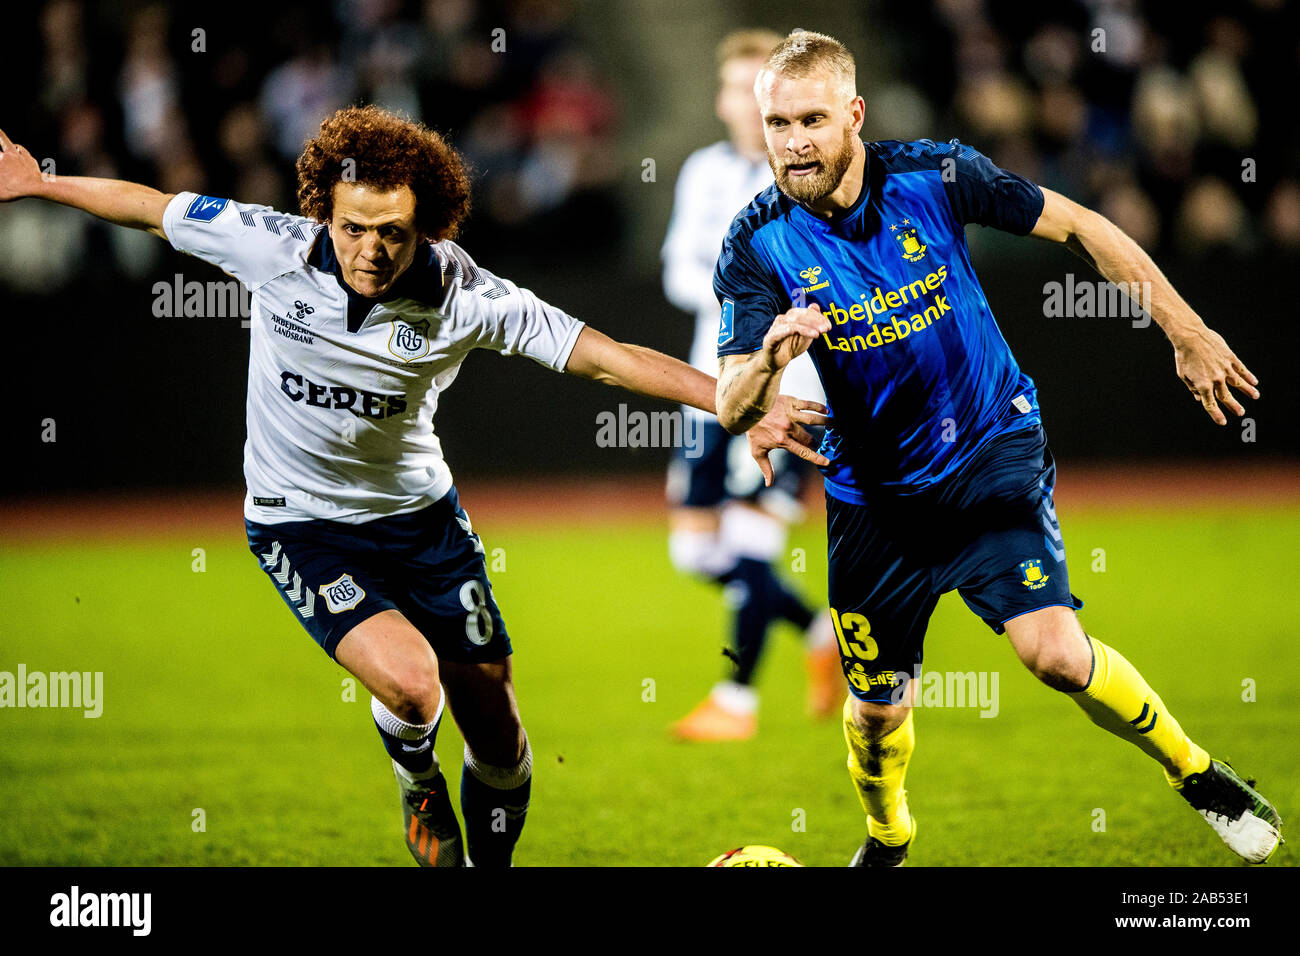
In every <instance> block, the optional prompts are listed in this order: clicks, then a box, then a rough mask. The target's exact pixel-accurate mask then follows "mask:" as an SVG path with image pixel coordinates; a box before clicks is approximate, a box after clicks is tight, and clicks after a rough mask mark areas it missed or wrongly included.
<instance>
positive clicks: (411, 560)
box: [244, 488, 510, 663]
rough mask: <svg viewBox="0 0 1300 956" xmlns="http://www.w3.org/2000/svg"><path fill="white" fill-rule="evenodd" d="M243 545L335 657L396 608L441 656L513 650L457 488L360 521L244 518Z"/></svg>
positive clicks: (473, 658)
mask: <svg viewBox="0 0 1300 956" xmlns="http://www.w3.org/2000/svg"><path fill="white" fill-rule="evenodd" d="M244 525H245V527H246V528H247V529H248V547H249V550H250V551H252V552H253V554H254V555H255V556H256V557H257V558H258V560H259V561H260V562H261V566H262V570H263V571H265V572H266V573H267V576H268V577H270V579H271V581H272V583H273V584H274V585H275V588H276V590H277V591H278V592H279V593H280V597H281V598H283V599H284V603H285V604H287V605H289V608H290V609H291V610H292V611H293V612H294V614H295V615H296V616H297V618H298V621H299V622H300V623H301V624H302V626H303V627H305V628H306V629H307V632H308V633H309V634H311V636H312V638H313V639H314V640H315V641H316V643H317V644H319V645H320V646H321V647H322V648H324V650H325V653H327V654H329V656H330V657H334V652H335V649H336V648H337V647H338V643H339V641H340V640H341V639H342V638H343V635H345V634H347V632H348V631H350V630H352V628H354V627H356V626H357V625H358V624H360V623H361V622H362V621H364V620H366V619H367V618H369V617H371V616H373V615H375V614H378V613H379V612H380V611H387V610H390V609H396V610H398V611H401V612H402V614H404V615H405V616H406V618H407V620H409V621H410V622H411V624H413V625H414V626H415V628H416V629H417V630H418V631H419V632H420V633H421V634H423V635H424V638H425V640H427V641H428V642H429V644H430V646H432V647H433V651H434V653H435V654H437V655H438V657H439V658H440V659H443V660H450V661H463V662H466V663H477V662H482V661H492V660H499V659H501V658H503V657H506V656H507V655H509V654H510V638H509V637H508V636H507V635H506V628H505V624H504V622H503V621H502V620H501V611H500V610H499V609H498V608H497V603H496V600H495V598H493V596H492V585H491V583H490V582H489V581H488V576H487V563H486V561H485V560H484V553H483V544H482V542H480V541H479V537H478V535H476V534H475V533H474V532H473V531H472V530H471V528H470V523H469V516H468V515H467V514H465V511H464V509H463V508H461V506H460V501H459V499H458V497H457V495H456V489H455V488H452V489H451V490H450V491H448V492H447V494H445V495H444V496H443V497H442V498H440V499H439V500H438V501H436V502H434V503H433V504H431V505H429V507H427V508H422V509H420V510H419V511H412V512H408V513H406V514H400V515H392V516H390V517H387V518H378V519H376V520H374V521H367V522H364V523H362V524H347V523H345V522H341V521H323V520H321V521H291V522H286V523H284V524H258V523H257V522H254V521H245V522H244Z"/></svg>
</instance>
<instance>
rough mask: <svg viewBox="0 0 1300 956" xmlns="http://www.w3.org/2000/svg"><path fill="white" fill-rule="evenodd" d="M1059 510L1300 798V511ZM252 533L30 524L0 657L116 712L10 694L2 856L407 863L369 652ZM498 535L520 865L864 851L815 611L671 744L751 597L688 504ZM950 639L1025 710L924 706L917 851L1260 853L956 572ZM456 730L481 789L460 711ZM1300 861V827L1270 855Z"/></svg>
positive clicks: (1171, 674) (1131, 859)
mask: <svg viewBox="0 0 1300 956" xmlns="http://www.w3.org/2000/svg"><path fill="white" fill-rule="evenodd" d="M466 499H467V504H468V507H469V509H470V511H471V513H473V507H474V502H473V497H472V494H468V495H467V496H466ZM1062 519H1063V521H1064V531H1065V535H1066V542H1067V545H1068V547H1069V548H1070V563H1071V571H1072V578H1071V583H1072V586H1073V589H1074V590H1075V592H1076V593H1078V594H1079V595H1080V596H1081V597H1083V598H1084V599H1085V601H1087V607H1086V608H1085V609H1084V612H1083V620H1084V624H1085V626H1086V627H1087V628H1088V629H1089V630H1090V631H1091V632H1092V633H1094V634H1096V635H1097V636H1098V637H1099V638H1100V639H1102V640H1104V641H1106V642H1107V643H1110V644H1111V645H1112V646H1114V647H1117V648H1119V649H1120V650H1122V651H1123V652H1124V654H1125V655H1127V656H1128V657H1129V659H1130V660H1132V661H1133V662H1134V664H1135V665H1136V666H1137V667H1138V668H1139V670H1141V671H1142V672H1143V674H1144V675H1145V676H1146V677H1147V679H1148V681H1149V682H1150V683H1151V684H1152V686H1153V687H1154V688H1155V689H1156V690H1157V692H1158V693H1160V694H1161V696H1162V697H1163V698H1164V700H1165V702H1166V704H1167V705H1168V706H1169V707H1170V708H1171V709H1172V710H1173V712H1174V713H1175V715H1176V716H1177V717H1178V718H1179V719H1180V720H1181V722H1182V724H1183V727H1184V729H1186V730H1187V731H1188V732H1189V733H1190V734H1191V735H1192V736H1193V737H1194V738H1195V739H1197V740H1198V741H1200V742H1201V743H1202V744H1203V745H1204V746H1206V747H1207V749H1209V750H1210V752H1211V753H1212V754H1214V755H1216V756H1221V757H1227V758H1229V759H1230V760H1232V761H1233V762H1234V763H1235V764H1236V766H1237V767H1238V769H1239V770H1241V771H1243V772H1244V773H1246V774H1251V775H1257V776H1258V777H1259V779H1260V782H1261V788H1262V789H1263V790H1264V792H1265V793H1266V794H1267V795H1268V796H1269V797H1270V798H1271V799H1272V800H1273V801H1274V802H1275V803H1276V804H1277V806H1278V808H1279V810H1280V811H1281V812H1282V815H1283V817H1284V818H1286V817H1288V816H1294V815H1295V813H1296V811H1297V809H1298V808H1300V784H1298V783H1297V779H1296V776H1295V766H1296V763H1297V761H1296V757H1297V750H1300V744H1297V742H1296V741H1297V738H1296V736H1295V727H1296V726H1297V721H1298V718H1300V653H1298V652H1297V649H1296V646H1295V643H1294V636H1295V634H1296V621H1297V618H1298V616H1300V615H1297V611H1298V610H1300V599H1298V598H1297V588H1296V582H1295V575H1294V567H1295V557H1294V544H1295V542H1296V541H1298V540H1300V512H1298V511H1296V510H1284V509H1278V508H1259V509H1254V510H1252V509H1251V508H1249V507H1241V508H1233V509H1227V508H1224V509H1208V510H1196V511H1191V512H1185V513H1174V512H1147V511H1124V512H1103V511H1087V512H1084V511H1080V512H1079V513H1077V514H1073V515H1072V514H1070V513H1069V512H1068V509H1065V510H1063V512H1062ZM240 530H241V529H237V528H233V527H232V528H231V529H230V531H229V533H228V534H226V535H224V536H214V537H213V539H212V540H190V539H189V538H183V537H177V538H174V539H158V540H149V541H135V542H108V541H101V542H89V543H86V544H82V545H76V546H74V545H46V546H42V545H37V544H21V545H20V544H14V543H10V544H8V545H6V546H5V548H4V549H3V552H2V553H0V578H2V579H3V580H4V581H5V587H4V589H3V597H2V598H0V670H3V671H10V672H13V671H15V670H16V668H17V665H18V664H19V663H22V664H25V665H26V667H27V669H28V671H29V672H30V671H37V670H40V671H46V672H49V671H61V670H78V671H102V672H103V674H104V709H103V715H102V716H101V717H99V718H98V719H87V718H85V717H83V716H82V714H81V712H80V711H72V710H54V709H44V710H38V709H7V708H6V709H4V710H0V806H3V807H4V812H3V813H2V814H0V863H2V864H7V865H13V864H37V865H44V864H72V865H104V864H122V865H200V866H201V865H209V864H211V865H260V864H277V865H284V864H290V865H292V864H345V865H410V864H411V862H412V861H411V859H410V857H409V856H408V854H407V852H406V849H405V847H404V845H403V843H402V834H401V832H400V831H401V823H400V815H399V810H398V802H397V800H398V798H397V788H396V785H395V784H394V782H393V779H392V776H391V771H390V769H389V763H388V758H387V756H386V755H385V754H384V752H383V750H382V749H381V747H380V746H379V742H378V738H377V736H376V734H375V732H374V729H373V727H372V725H371V720H370V714H369V708H368V706H367V704H368V696H367V694H366V693H365V691H364V689H358V693H357V694H356V700H355V701H348V700H345V699H344V697H345V688H344V684H343V679H344V678H345V677H346V676H347V675H346V674H345V673H344V672H343V671H342V670H341V669H339V668H338V667H337V666H336V665H334V664H333V663H331V662H330V661H329V660H328V659H327V658H326V657H325V656H324V655H323V654H322V653H321V652H320V650H319V649H318V648H317V647H316V646H315V644H314V643H312V641H311V639H310V638H309V637H308V636H307V635H306V633H305V632H304V631H302V630H301V629H300V628H299V627H298V625H297V623H296V621H295V620H294V619H293V617H292V616H291V615H290V613H289V611H288V610H287V609H286V608H285V606H284V605H283V604H282V603H281V601H280V600H279V598H278V597H277V596H276V595H275V594H274V593H273V590H272V587H271V585H270V583H269V582H268V581H267V580H266V578H265V576H264V575H263V574H262V573H261V572H260V571H259V570H258V569H257V566H256V563H255V561H254V560H253V558H252V557H251V556H250V555H249V553H248V551H247V550H246V548H245V546H244V544H243V541H242V539H241V538H240V537H239V536H238V535H239V531H240ZM477 530H479V531H480V532H481V533H482V534H483V537H484V541H485V543H486V545H487V548H488V551H489V554H490V555H491V553H492V551H493V549H496V548H500V549H503V551H502V552H501V553H500V554H499V555H498V556H497V559H498V561H499V560H500V559H501V557H504V561H505V567H504V569H503V570H497V571H495V572H494V573H493V575H492V576H493V580H494V584H495V589H496V594H497V597H498V600H499V601H500V603H501V606H502V609H503V612H504V614H505V617H506V622H507V626H508V627H509V630H510V634H511V637H512V640H513V642H514V645H515V665H516V683H517V686H518V691H519V698H520V705H521V709H522V712H523V715H524V721H525V724H526V726H527V727H528V730H529V734H530V737H531V739H532V743H533V748H534V752H535V759H536V771H535V776H534V785H533V801H532V810H531V812H530V814H529V818H528V825H527V828H526V830H525V831H524V838H523V840H522V842H521V844H520V847H519V850H518V852H517V854H516V862H517V864H519V865H522V866H526V865H580V866H619V865H649V866H656V865H683V866H698V865H702V864H704V863H706V862H707V861H708V860H709V859H710V858H712V857H713V856H715V855H716V854H718V853H721V852H722V851H724V850H727V849H730V848H731V847H734V846H738V845H741V844H743V843H768V844H773V845H775V846H778V847H781V848H782V849H784V850H786V851H787V852H790V853H793V854H794V855H796V856H797V857H799V858H800V859H801V860H802V861H803V862H804V863H805V864H807V865H810V866H842V865H844V863H845V862H847V859H848V857H849V855H850V854H851V853H852V852H853V850H854V848H855V846H856V845H857V844H858V843H859V842H860V840H861V838H862V831H863V818H862V814H861V810H860V808H859V806H858V804H857V800H856V798H855V796H854V794H853V791H852V789H851V786H850V784H849V781H848V777H847V774H846V772H845V770H844V760H845V751H844V744H843V740H842V737H841V731H840V727H839V725H838V721H831V722H829V723H815V722H814V721H812V720H811V719H810V718H808V717H806V716H805V715H804V712H803V695H804V674H803V665H802V660H801V651H800V648H799V645H798V642H797V641H796V640H795V639H794V634H793V633H792V632H791V631H788V630H786V631H778V632H775V633H774V634H773V635H772V638H771V644H770V647H769V653H768V656H767V658H766V659H765V661H764V662H763V667H762V670H761V672H760V681H759V686H760V690H761V692H762V699H763V704H762V712H761V715H760V732H759V736H758V737H757V739H755V740H753V741H750V742H746V743H738V744H714V745H691V744H683V743H676V742H673V741H671V740H670V739H669V738H668V736H667V733H666V728H667V726H668V725H669V724H670V723H671V722H672V721H673V720H675V719H677V718H678V717H680V716H682V715H683V714H684V713H685V712H686V711H687V710H689V709H690V708H691V707H692V706H693V705H694V704H696V703H697V702H698V700H699V699H700V698H701V696H702V695H703V694H704V693H705V692H706V691H707V689H708V688H709V686H710V685H711V683H712V682H713V681H714V680H715V679H716V678H718V677H719V676H720V674H721V672H722V665H723V664H724V659H723V658H722V657H721V655H720V652H719V651H720V647H721V644H722V633H723V632H722V628H723V624H724V612H723V610H722V607H721V604H720V601H719V600H718V597H717V594H716V592H715V591H714V590H713V589H711V588H709V587H707V586H705V585H702V584H698V583H695V582H692V581H690V580H688V579H686V578H684V577H682V576H680V575H678V574H677V573H676V572H675V571H673V569H672V568H671V566H670V565H669V563H668V560H667V554H666V545H665V532H664V526H663V522H662V520H659V521H655V520H644V521H629V522H627V523H626V524H618V525H601V526H593V527H587V528H579V529H575V528H572V527H570V528H565V527H563V526H558V525H557V526H556V527H553V528H551V527H546V526H536V525H534V526H513V525H511V524H508V523H505V522H502V521H499V520H498V521H494V522H484V523H482V525H481V526H480V527H478V528H477ZM822 541H823V535H822V529H821V528H820V527H819V526H817V525H816V524H809V525H806V526H804V527H801V528H799V529H797V533H796V534H795V535H794V537H793V539H792V541H791V547H792V548H794V547H797V548H803V549H804V550H805V552H806V556H807V557H806V570H804V571H803V572H797V571H792V570H791V567H790V566H789V565H787V567H786V569H785V570H786V573H787V576H788V578H789V579H790V580H791V581H793V582H794V583H795V584H796V586H798V587H800V588H801V589H802V590H803V591H804V592H805V593H806V594H807V595H808V596H809V597H810V598H813V599H815V600H818V601H820V600H824V593H825V556H824V551H823V544H822ZM196 547H202V548H204V549H205V552H206V554H205V561H206V570H205V571H203V572H201V573H199V572H195V571H194V570H192V563H193V562H194V557H193V556H192V549H193V548H196ZM1094 549H1103V550H1104V560H1105V570H1104V571H1094V570H1092V566H1093V564H1094V562H1095V561H1096V560H1097V558H1096V557H1094ZM926 665H927V668H928V669H931V670H940V671H948V670H954V671H989V672H992V671H996V672H998V674H999V690H1000V695H999V697H1000V699H999V711H998V714H997V716H996V717H993V718H991V719H990V718H982V717H980V715H979V710H978V709H977V708H960V709H959V708H948V709H937V708H930V709H922V710H921V711H920V712H918V714H917V724H916V726H917V749H916V753H915V756H914V758H913V760H912V764H911V768H910V770H909V775H908V789H909V792H910V796H911V801H912V807H913V810H914V812H915V813H916V815H917V818H918V819H919V820H920V823H921V829H920V835H919V837H918V840H917V844H916V846H915V848H914V850H913V853H912V856H911V857H910V859H909V865H912V864H914V865H918V866H942V865H1010V866H1014V865H1043V864H1048V865H1103V866H1109V865H1175V866H1178V865H1192V866H1225V865H1234V864H1235V862H1236V860H1235V857H1233V856H1232V855H1231V854H1230V853H1229V852H1228V850H1227V849H1226V848H1225V847H1224V846H1223V845H1222V844H1221V843H1220V842H1219V840H1218V839H1217V838H1216V837H1215V836H1214V835H1213V834H1212V833H1211V832H1210V829H1209V828H1208V827H1207V826H1205V824H1204V823H1203V822H1201V820H1200V819H1199V818H1197V817H1196V816H1195V814H1193V813H1192V811H1191V810H1190V809H1188V807H1187V806H1186V805H1184V804H1183V803H1182V801H1181V800H1179V799H1177V798H1176V797H1175V796H1174V795H1173V794H1172V793H1171V791H1170V790H1169V788H1168V787H1167V786H1166V785H1165V783H1164V781H1163V778H1162V775H1161V773H1160V771H1159V769H1158V768H1157V767H1156V766H1155V765H1154V764H1152V763H1151V762H1150V761H1149V760H1148V759H1147V758H1146V757H1144V756H1143V755H1142V754H1140V753H1139V752H1138V751H1137V750H1136V749H1134V748H1132V747H1130V746H1128V745H1125V744H1123V743H1122V742H1120V741H1119V740H1117V739H1115V738H1113V737H1111V736H1110V735H1108V734H1106V733H1104V732H1102V731H1101V730H1099V729H1097V728H1095V727H1094V726H1093V725H1092V724H1090V723H1089V722H1088V721H1087V720H1086V719H1085V718H1084V717H1083V715H1082V713H1081V712H1079V711H1078V710H1077V708H1076V707H1075V706H1074V705H1073V704H1072V703H1071V702H1070V701H1068V700H1066V699H1065V698H1064V697H1062V696H1061V695H1059V694H1057V693H1055V692H1053V691H1050V690H1048V689H1047V688H1045V687H1043V686H1041V685H1039V684H1038V683H1037V682H1036V681H1034V680H1033V679H1032V678H1031V677H1030V676H1029V675H1028V673H1027V672H1025V671H1024V669H1023V668H1022V667H1021V665H1020V664H1019V663H1018V662H1017V660H1016V659H1015V657H1014V654H1013V653H1012V652H1011V650H1010V648H1009V647H1008V646H1007V645H1006V643H1005V640H1004V639H1001V638H997V637H994V636H993V635H992V634H991V633H990V632H989V631H988V630H987V629H986V628H985V626H984V625H983V624H982V623H981V622H980V621H978V620H977V619H976V618H975V617H974V616H973V615H971V614H970V613H969V612H968V611H967V610H966V608H965V606H964V605H963V604H962V603H961V601H960V600H959V599H958V598H957V597H956V596H955V595H949V596H947V597H945V598H944V600H943V601H942V602H941V604H940V607H939V610H938V611H937V613H936V615H935V617H934V619H933V622H932V625H931V630H930V635H929V638H928V641H927V657H926ZM648 681H652V682H653V683H652V684H651V683H647V682H648ZM1246 682H1253V691H1254V700H1253V701H1247V700H1243V695H1245V696H1249V694H1247V693H1246V690H1247V686H1248V685H1247V683H1246ZM651 698H652V699H651ZM438 751H439V754H440V755H441V757H442V761H443V765H444V767H445V768H452V770H451V772H449V774H448V776H449V778H451V779H453V788H454V789H457V790H458V788H459V764H460V752H461V741H460V737H459V735H458V733H457V730H456V727H455V726H454V724H453V723H452V722H451V721H446V722H445V723H444V724H443V727H442V729H441V732H440V734H439V739H438ZM196 810H202V817H203V821H204V824H205V825H204V827H203V828H202V829H201V831H200V830H197V829H196V823H195V821H196V819H197V817H196V815H195V811H196ZM1103 825H1104V829H1101V827H1102V826H1103ZM1294 858H1295V857H1294V851H1293V850H1291V849H1289V848H1288V847H1285V846H1284V847H1282V848H1281V849H1280V850H1279V852H1278V854H1277V855H1276V856H1275V857H1274V860H1273V863H1272V865H1284V866H1286V865H1291V864H1292V863H1293V861H1294Z"/></svg>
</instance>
